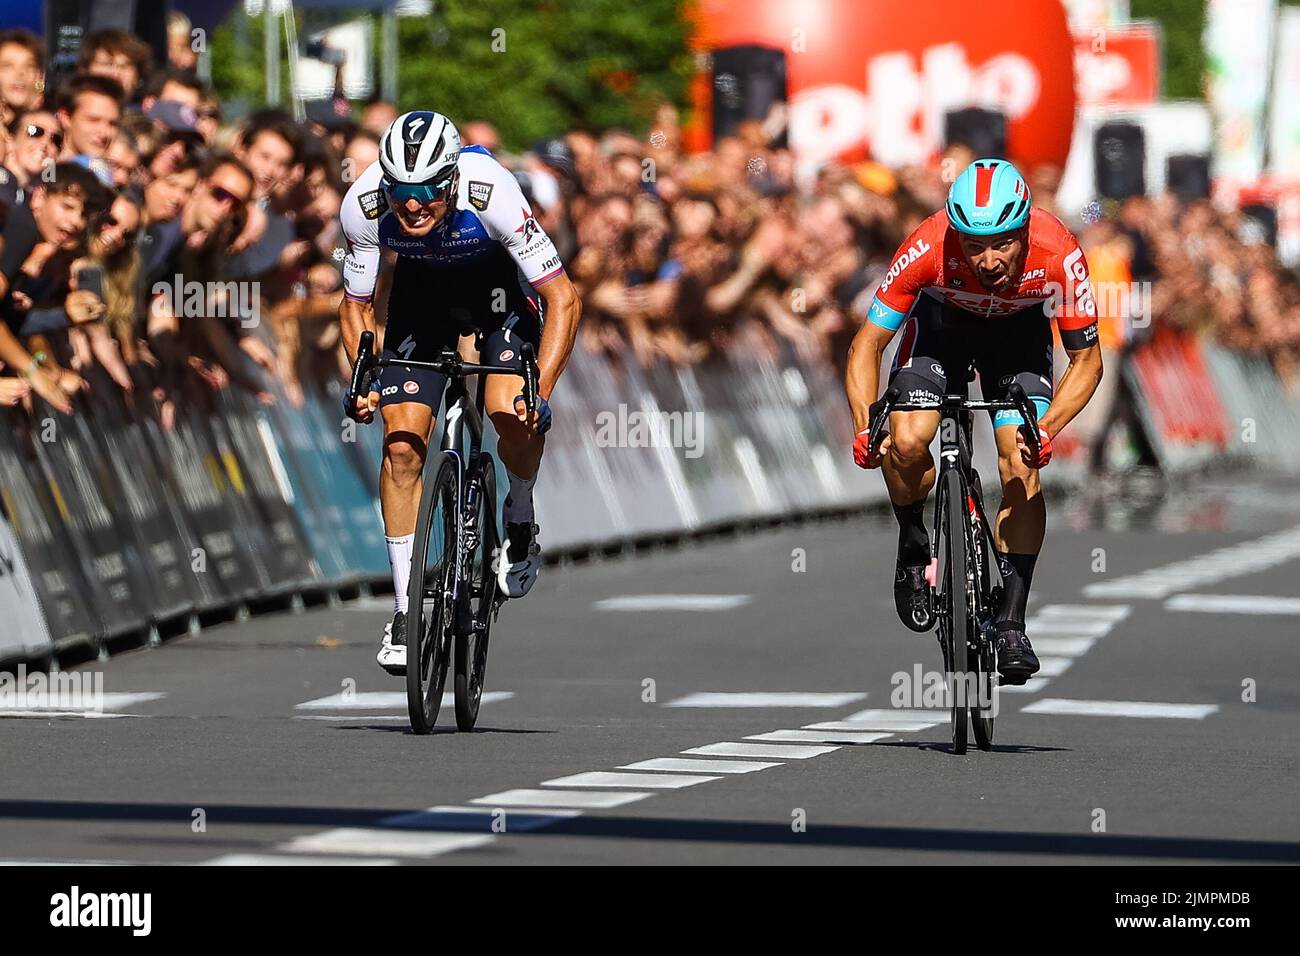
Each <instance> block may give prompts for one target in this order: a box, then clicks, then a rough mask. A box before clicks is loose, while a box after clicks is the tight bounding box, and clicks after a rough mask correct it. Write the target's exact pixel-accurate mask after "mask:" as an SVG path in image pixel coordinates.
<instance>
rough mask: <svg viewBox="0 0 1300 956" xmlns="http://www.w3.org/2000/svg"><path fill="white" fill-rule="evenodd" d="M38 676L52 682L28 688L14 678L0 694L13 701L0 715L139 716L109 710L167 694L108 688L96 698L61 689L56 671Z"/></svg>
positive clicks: (92, 717)
mask: <svg viewBox="0 0 1300 956" xmlns="http://www.w3.org/2000/svg"><path fill="white" fill-rule="evenodd" d="M42 676H43V677H44V678H45V680H46V681H47V682H53V683H54V685H55V686H54V687H49V686H45V687H41V688H39V689H37V688H33V689H32V690H30V691H29V690H28V689H27V686H26V685H24V684H22V683H19V682H16V681H15V682H14V684H13V686H12V687H11V688H9V689H8V690H6V692H5V693H3V694H0V701H4V702H5V703H10V704H13V705H15V706H12V707H5V708H3V709H0V717H83V718H86V719H88V720H94V719H96V718H99V717H139V716H142V715H140V714H116V713H111V711H117V710H121V709H122V708H124V707H134V706H135V705H136V704H147V703H148V702H150V701H153V700H161V699H162V698H164V697H166V696H167V695H166V694H164V693H161V692H158V691H112V692H109V693H101V694H100V695H99V697H98V699H96V698H95V696H94V695H93V694H92V693H82V694H69V693H68V692H65V691H63V690H62V689H60V688H59V686H58V681H59V677H58V675H57V674H55V675H48V674H47V675H42ZM28 679H29V680H30V679H31V678H30V677H29V678H28ZM69 703H73V704H76V703H83V704H91V703H97V704H98V705H99V707H100V709H97V710H91V709H89V708H87V709H82V710H73V709H71V708H69V707H68V704H69ZM18 705H21V706H18Z"/></svg>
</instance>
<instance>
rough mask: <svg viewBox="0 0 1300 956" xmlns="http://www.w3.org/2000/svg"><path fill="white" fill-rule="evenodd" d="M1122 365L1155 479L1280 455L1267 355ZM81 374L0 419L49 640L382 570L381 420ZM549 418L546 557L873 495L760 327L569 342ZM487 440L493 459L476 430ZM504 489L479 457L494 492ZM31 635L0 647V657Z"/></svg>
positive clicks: (3, 471)
mask: <svg viewBox="0 0 1300 956" xmlns="http://www.w3.org/2000/svg"><path fill="white" fill-rule="evenodd" d="M1129 364H1130V365H1131V370H1130V371H1129V372H1128V374H1129V375H1130V376H1131V383H1132V385H1133V389H1134V392H1135V394H1136V396H1137V402H1138V404H1139V406H1141V407H1140V408H1139V409H1138V413H1139V416H1140V417H1141V418H1142V420H1143V421H1144V422H1145V425H1146V427H1147V428H1149V429H1150V430H1151V434H1152V436H1153V438H1154V441H1155V442H1156V444H1157V446H1158V449H1159V457H1160V459H1161V463H1162V465H1164V466H1165V467H1166V468H1168V469H1171V470H1178V469H1183V468H1188V467H1192V466H1194V465H1196V464H1197V463H1202V462H1204V461H1207V460H1208V459H1209V458H1210V457H1211V456H1217V455H1221V454H1222V450H1223V449H1224V448H1225V446H1228V445H1230V444H1233V443H1232V438H1233V437H1234V430H1235V428H1236V427H1237V424H1238V423H1239V422H1241V421H1243V420H1245V419H1248V418H1250V419H1253V420H1255V421H1256V422H1257V424H1258V437H1259V440H1258V443H1257V444H1255V445H1254V446H1251V445H1249V444H1244V445H1243V448H1242V454H1243V455H1245V456H1248V457H1251V458H1253V460H1257V461H1261V463H1266V462H1268V460H1269V459H1275V458H1276V456H1277V455H1279V454H1283V453H1285V454H1293V453H1292V452H1291V445H1290V443H1289V441H1288V439H1289V436H1291V435H1293V434H1294V433H1295V430H1296V424H1297V423H1300V412H1298V411H1297V410H1298V408H1300V406H1297V403H1296V401H1295V400H1294V399H1292V398H1290V397H1289V396H1288V395H1287V394H1286V392H1285V390H1284V389H1283V388H1282V387H1281V385H1280V383H1279V382H1278V380H1277V377H1276V375H1274V374H1273V373H1272V369H1271V368H1270V367H1269V366H1268V363H1267V362H1266V361H1264V360H1263V359H1258V358H1252V357H1249V356H1242V355H1238V354H1235V353H1228V352H1225V351H1223V350H1220V349H1217V348H1214V347H1203V346H1202V345H1201V344H1200V343H1199V342H1198V341H1197V340H1196V339H1194V338H1192V337H1190V336H1187V335H1185V334H1183V333H1175V332H1164V333H1161V334H1158V335H1157V336H1156V338H1155V339H1154V340H1153V341H1152V342H1150V343H1147V344H1145V345H1143V346H1141V347H1139V348H1138V349H1137V350H1135V355H1134V361H1133V362H1131V363H1129ZM92 379H93V381H92V392H91V394H90V395H88V396H84V397H82V398H79V399H78V401H77V406H78V407H77V411H76V413H75V414H74V415H72V416H68V417H65V416H62V415H58V414H57V413H54V412H52V411H50V410H49V409H48V408H47V407H45V406H44V405H43V404H41V403H39V402H38V403H37V409H36V413H35V415H32V416H29V415H24V414H20V413H17V412H9V413H6V414H5V420H6V422H7V423H8V424H9V425H10V427H8V428H5V429H3V430H0V502H3V507H4V517H5V518H6V519H7V521H8V526H9V527H10V528H11V533H12V537H13V539H14V540H15V541H16V542H17V545H18V547H19V548H20V549H21V551H22V556H23V558H24V561H25V564H26V566H27V568H28V569H29V572H30V589H31V592H32V593H34V594H35V595H36V597H37V598H38V599H39V604H40V607H41V608H42V609H43V614H44V619H45V622H46V624H47V625H48V628H49V636H48V639H49V640H53V641H54V642H55V644H56V646H62V644H64V643H67V642H71V641H89V642H92V643H93V642H96V641H102V640H104V639H106V638H110V637H112V636H114V635H115V634H119V633H122V632H124V631H126V630H130V629H133V628H141V627H145V626H148V625H149V624H151V623H153V622H156V621H158V620H159V619H161V618H164V617H167V616H169V615H176V614H184V613H187V612H189V611H191V610H195V611H200V612H202V611H206V610H210V609H213V608H216V607H221V606H231V605H233V604H238V603H242V602H246V601H248V600H252V599H256V598H262V597H267V596H270V595H275V594H285V593H292V592H296V591H297V590H300V589H303V588H321V587H338V586H343V585H346V584H351V583H355V582H358V581H362V580H368V579H375V578H380V577H386V576H387V573H388V561H387V554H386V551H385V548H384V545H383V540H382V524H381V520H380V514H379V509H378V503H377V500H376V496H377V490H378V473H379V463H380V458H381V450H382V427H381V426H380V425H379V424H371V425H368V426H360V425H356V426H353V425H352V423H350V422H346V421H345V420H344V418H343V416H342V411H341V404H340V401H341V391H342V389H341V386H340V385H339V384H338V383H335V382H329V383H326V384H324V385H322V386H320V387H316V388H309V389H307V391H306V394H305V396H304V400H303V402H302V403H300V405H299V406H298V407H294V406H293V405H291V404H290V402H289V401H288V397H287V396H286V395H285V394H284V393H283V392H279V393H277V395H276V397H277V401H276V403H275V404H273V405H270V406H263V405H261V404H259V403H258V402H257V401H256V400H255V399H254V398H253V397H252V396H251V395H248V394H246V393H244V392H239V391H235V390H233V389H227V390H223V391H222V392H220V393H217V394H215V395H213V394H212V393H207V392H204V393H201V394H200V395H198V396H197V399H198V402H197V403H196V402H187V403H182V404H181V406H180V407H179V408H178V409H177V410H176V411H175V414H174V416H170V415H167V416H164V415H162V414H161V409H160V407H159V405H158V403H157V402H156V401H155V400H154V399H153V398H152V397H150V396H147V395H140V394H135V395H124V394H123V393H121V392H120V390H117V388H116V386H114V385H112V383H109V382H107V381H106V380H102V379H94V377H93V376H92ZM1220 397H1221V398H1220ZM554 404H555V407H556V416H555V426H554V428H553V429H552V431H551V434H550V435H549V436H548V441H547V454H546V466H545V468H544V469H543V471H542V478H541V482H540V484H539V488H538V498H537V504H538V517H539V522H540V523H541V524H542V526H543V539H544V545H545V547H546V548H547V549H548V550H552V551H553V550H563V549H574V548H582V547H588V546H609V545H612V544H617V543H619V542H625V541H628V540H634V539H637V538H642V537H646V536H655V535H663V534H677V533H682V532H689V531H691V530H694V529H700V528H707V527H710V526H716V525H719V524H725V523H730V522H736V521H746V520H754V519H759V518H764V517H778V516H782V515H788V514H791V513H796V512H804V511H809V510H815V509H825V508H838V507H845V506H850V505H857V504H861V503H864V502H867V501H873V500H874V501H883V500H884V499H885V497H886V496H885V490H884V485H883V482H882V481H881V480H880V476H879V475H878V474H871V473H865V472H863V471H861V470H860V469H858V468H857V467H856V466H854V465H853V464H852V461H851V457H850V455H849V447H850V445H851V443H852V439H853V425H852V422H851V420H850V417H849V414H848V409H847V407H846V405H845V402H844V398H843V387H842V384H841V381H840V375H839V373H838V371H837V370H836V369H834V368H833V367H832V366H831V365H830V364H829V363H828V362H826V361H825V360H824V359H822V358H820V357H817V356H812V355H805V354H801V353H799V352H798V351H797V350H796V349H795V348H794V347H793V346H792V345H791V344H790V343H788V342H787V341H785V340H784V339H780V338H776V337H773V336H771V335H770V334H769V333H767V332H766V331H764V330H762V329H761V328H759V327H756V326H755V327H742V328H740V329H739V330H738V331H737V332H736V334H735V335H734V336H733V338H732V340H731V344H730V345H729V346H728V347H727V348H726V349H725V350H724V351H722V352H721V353H720V354H716V355H715V356H713V357H711V358H710V359H709V360H707V361H705V362H704V363H701V364H699V365H693V366H684V367H677V366H674V365H672V364H670V363H667V362H664V361H659V362H656V363H654V364H652V365H650V366H649V367H644V368H643V367H642V366H641V365H640V364H639V363H638V362H637V361H636V360H635V358H634V357H633V356H632V354H631V353H630V352H629V353H620V354H617V355H608V354H604V353H592V352H589V351H587V350H585V349H583V348H579V349H578V350H577V351H575V353H574V355H573V358H572V360H571V362H570V365H569V369H568V372H567V373H566V375H565V377H564V378H563V379H562V380H561V382H560V384H559V387H558V388H557V390H556V394H555V396H554ZM164 419H165V421H166V423H165V424H164ZM976 427H977V428H978V429H979V434H978V436H977V437H976V446H977V454H978V461H979V463H980V466H981V469H982V470H984V471H986V472H987V476H986V484H990V481H991V479H992V478H993V476H994V475H996V464H995V461H994V448H993V441H992V434H991V429H990V428H989V427H988V422H987V421H986V420H985V419H984V417H980V419H979V420H978V421H977V423H976ZM438 437H439V436H436V435H435V438H434V441H435V445H436V442H437V440H438ZM484 447H485V448H486V449H487V450H489V451H492V450H494V449H495V439H494V435H493V433H492V431H491V429H490V428H489V429H488V434H487V435H485V443H484ZM1286 461H1290V462H1292V464H1293V466H1296V467H1300V462H1295V461H1293V459H1291V458H1288V459H1286ZM1058 470H1059V469H1058ZM1045 479H1047V481H1048V483H1053V482H1059V481H1063V480H1068V478H1067V476H1066V475H1065V474H1064V473H1062V474H1059V475H1058V474H1056V473H1048V474H1045ZM506 487H507V480H506V475H505V471H504V468H503V467H501V465H500V462H499V460H498V496H499V498H504V495H505V490H506ZM3 543H4V542H3V540H0V546H3ZM2 556H3V555H2V553H0V557H2ZM4 567H5V568H8V565H4ZM20 592H21V588H19V590H18V592H15V593H20ZM3 593H4V594H5V597H4V600H5V601H7V602H8V605H15V604H16V603H17V601H18V598H15V597H13V596H12V595H10V594H9V592H3ZM29 603H30V602H29ZM14 619H15V620H17V619H18V618H17V615H15V617H14ZM23 628H24V630H29V629H30V625H29V624H24V625H23ZM46 640H47V637H46V636H45V635H44V632H41V633H36V634H34V636H33V634H24V635H23V636H22V637H20V638H14V637H12V636H6V638H5V639H4V640H2V641H0V648H3V649H8V648H14V647H18V646H20V645H21V646H22V647H24V648H27V647H32V648H36V649H37V651H39V649H40V648H42V647H47V646H48V645H47V644H46ZM33 653H36V652H33Z"/></svg>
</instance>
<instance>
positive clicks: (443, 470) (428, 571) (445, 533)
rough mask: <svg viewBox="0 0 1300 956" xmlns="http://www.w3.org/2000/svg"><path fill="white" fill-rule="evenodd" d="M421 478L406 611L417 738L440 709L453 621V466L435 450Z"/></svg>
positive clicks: (410, 703) (409, 698) (409, 693)
mask: <svg viewBox="0 0 1300 956" xmlns="http://www.w3.org/2000/svg"><path fill="white" fill-rule="evenodd" d="M425 476H426V477H425V480H424V491H423V493H422V494H421V495H420V511H419V516H418V517H417V519H416V523H415V541H414V543H413V546H412V556H411V583H410V588H409V590H408V592H407V594H408V599H407V612H406V706H407V711H408V712H409V713H410V716H411V729H412V730H414V731H415V732H416V733H417V734H428V733H432V732H433V726H434V724H436V723H437V722H438V709H439V708H440V707H441V706H442V689H443V685H444V684H445V683H446V681H447V663H448V659H449V658H450V656H451V640H452V630H453V627H454V618H455V609H454V608H453V607H452V595H453V593H454V590H455V588H454V585H455V578H456V542H457V534H458V528H457V495H456V462H455V461H454V460H453V459H452V457H451V456H450V455H448V454H447V453H446V452H439V453H438V455H437V457H436V458H435V459H434V460H433V461H430V462H429V463H428V465H427V466H426V467H425Z"/></svg>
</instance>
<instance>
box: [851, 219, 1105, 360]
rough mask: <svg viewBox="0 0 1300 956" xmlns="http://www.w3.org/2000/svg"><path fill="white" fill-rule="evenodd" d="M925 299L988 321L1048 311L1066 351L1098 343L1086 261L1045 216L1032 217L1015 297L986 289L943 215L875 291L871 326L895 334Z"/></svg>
mask: <svg viewBox="0 0 1300 956" xmlns="http://www.w3.org/2000/svg"><path fill="white" fill-rule="evenodd" d="M923 292H928V293H929V294H930V295H932V296H934V297H935V298H937V299H939V300H941V301H943V302H946V303H948V304H949V305H952V306H955V307H956V308H959V309H962V310H963V311H965V312H970V313H972V314H975V315H982V316H990V317H991V316H999V315H1010V314H1012V313H1013V312H1021V311H1023V310H1025V309H1029V308H1034V307H1035V306H1038V307H1042V308H1043V311H1044V314H1046V315H1048V316H1051V317H1053V318H1055V319H1056V323H1057V327H1058V328H1059V329H1060V331H1061V343H1062V344H1063V345H1064V346H1065V347H1066V348H1067V349H1069V350H1071V351H1074V350H1077V349H1086V348H1088V347H1090V346H1091V345H1093V344H1094V343H1095V342H1096V341H1097V307H1096V303H1095V302H1094V301H1093V297H1092V285H1091V283H1090V282H1089V280H1088V261H1087V260H1086V259H1085V258H1084V256H1083V250H1082V249H1080V248H1079V243H1078V241H1077V240H1076V239H1075V238H1074V235H1073V234H1072V233H1071V232H1070V230H1069V229H1067V228H1066V227H1065V224H1064V223H1062V222H1061V220H1059V219H1057V218H1056V217H1055V216H1053V215H1052V214H1051V213H1049V212H1044V211H1043V210H1041V209H1034V210H1032V211H1031V212H1030V214H1029V249H1028V251H1027V252H1026V253H1025V261H1024V268H1023V269H1022V270H1021V273H1020V278H1019V280H1018V281H1017V283H1016V285H1015V288H1014V290H1008V291H1007V292H1005V293H993V292H989V291H988V290H987V289H985V288H984V286H983V284H982V283H981V282H980V280H979V277H978V276H977V275H976V274H975V272H974V270H973V269H971V267H970V264H969V263H968V262H967V259H966V255H965V253H964V252H962V249H961V234H960V233H958V232H957V231H956V230H955V229H952V228H951V227H950V226H949V225H948V216H947V214H946V213H945V212H944V211H943V210H942V209H941V210H939V211H938V212H936V213H935V214H934V215H933V216H931V217H930V218H929V219H927V220H925V222H923V223H921V224H920V225H919V226H917V227H916V229H915V230H914V231H913V232H912V234H911V235H910V236H908V237H907V239H906V240H905V241H904V242H903V244H902V245H901V246H900V247H899V249H898V252H897V253H896V254H895V256H894V262H893V265H891V266H890V268H889V271H888V272H887V273H885V277H884V279H882V280H881V282H880V287H879V288H878V289H877V290H876V297H875V299H874V300H873V301H872V303H871V309H870V311H869V312H868V318H869V319H870V320H871V321H872V322H874V323H875V324H876V325H879V326H882V327H884V328H887V329H891V330H892V329H897V328H898V327H899V326H900V325H901V324H902V323H903V319H905V318H906V317H907V314H908V313H909V312H910V311H911V309H912V306H913V305H914V304H915V303H916V299H917V296H919V295H921V294H922V293H923Z"/></svg>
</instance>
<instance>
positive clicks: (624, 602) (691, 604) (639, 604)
mask: <svg viewBox="0 0 1300 956" xmlns="http://www.w3.org/2000/svg"><path fill="white" fill-rule="evenodd" d="M751 599H752V598H751V596H750V595H748V594H627V595H624V596H622V597H612V598H605V599H604V600H602V601H597V602H596V603H595V604H593V605H592V607H594V608H595V609H596V610H597V611H730V610H731V609H732V608H737V607H741V606H743V605H745V604H748V603H749V602H750V600H751Z"/></svg>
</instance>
